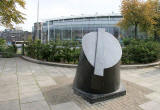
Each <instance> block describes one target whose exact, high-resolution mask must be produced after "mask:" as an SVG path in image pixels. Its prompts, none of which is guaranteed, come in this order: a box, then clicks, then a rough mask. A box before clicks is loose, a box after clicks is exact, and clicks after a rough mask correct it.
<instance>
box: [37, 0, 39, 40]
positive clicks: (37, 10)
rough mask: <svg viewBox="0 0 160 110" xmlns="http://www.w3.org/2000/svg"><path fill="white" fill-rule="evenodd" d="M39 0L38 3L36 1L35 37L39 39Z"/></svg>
mask: <svg viewBox="0 0 160 110" xmlns="http://www.w3.org/2000/svg"><path fill="white" fill-rule="evenodd" d="M38 21H39V0H38V3H37V37H38V39H39V23H38Z"/></svg>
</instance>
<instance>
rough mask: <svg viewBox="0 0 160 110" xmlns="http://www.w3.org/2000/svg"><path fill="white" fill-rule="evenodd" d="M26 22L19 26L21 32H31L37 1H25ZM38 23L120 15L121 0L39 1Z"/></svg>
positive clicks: (35, 15)
mask: <svg viewBox="0 0 160 110" xmlns="http://www.w3.org/2000/svg"><path fill="white" fill-rule="evenodd" d="M25 1H26V9H25V10H22V11H23V13H25V14H26V18H27V20H26V21H25V23H24V24H23V25H19V26H20V27H22V29H23V30H28V31H31V30H32V26H33V23H34V22H36V21H37V1H38V0H25ZM39 2H40V5H39V21H44V20H46V19H49V18H57V17H61V16H70V15H75V16H78V15H81V14H84V15H94V14H95V13H98V14H110V13H112V12H114V13H120V4H121V0H39Z"/></svg>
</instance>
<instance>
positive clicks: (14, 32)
mask: <svg viewBox="0 0 160 110" xmlns="http://www.w3.org/2000/svg"><path fill="white" fill-rule="evenodd" d="M31 36H32V34H31V32H28V31H23V30H18V29H5V30H4V31H2V32H1V34H0V38H3V39H5V40H6V41H7V42H13V41H23V40H28V38H29V37H31Z"/></svg>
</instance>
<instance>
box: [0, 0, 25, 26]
mask: <svg viewBox="0 0 160 110" xmlns="http://www.w3.org/2000/svg"><path fill="white" fill-rule="evenodd" d="M17 5H19V6H20V7H22V8H25V1H24V0H0V25H1V26H5V27H13V25H14V24H19V23H23V20H25V17H24V15H25V14H24V13H22V12H20V11H19V10H18V9H17Z"/></svg>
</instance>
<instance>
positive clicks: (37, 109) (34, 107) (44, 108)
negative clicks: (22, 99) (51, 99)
mask: <svg viewBox="0 0 160 110" xmlns="http://www.w3.org/2000/svg"><path fill="white" fill-rule="evenodd" d="M21 110H50V109H49V106H48V104H47V103H46V102H45V101H39V102H32V103H25V104H21Z"/></svg>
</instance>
